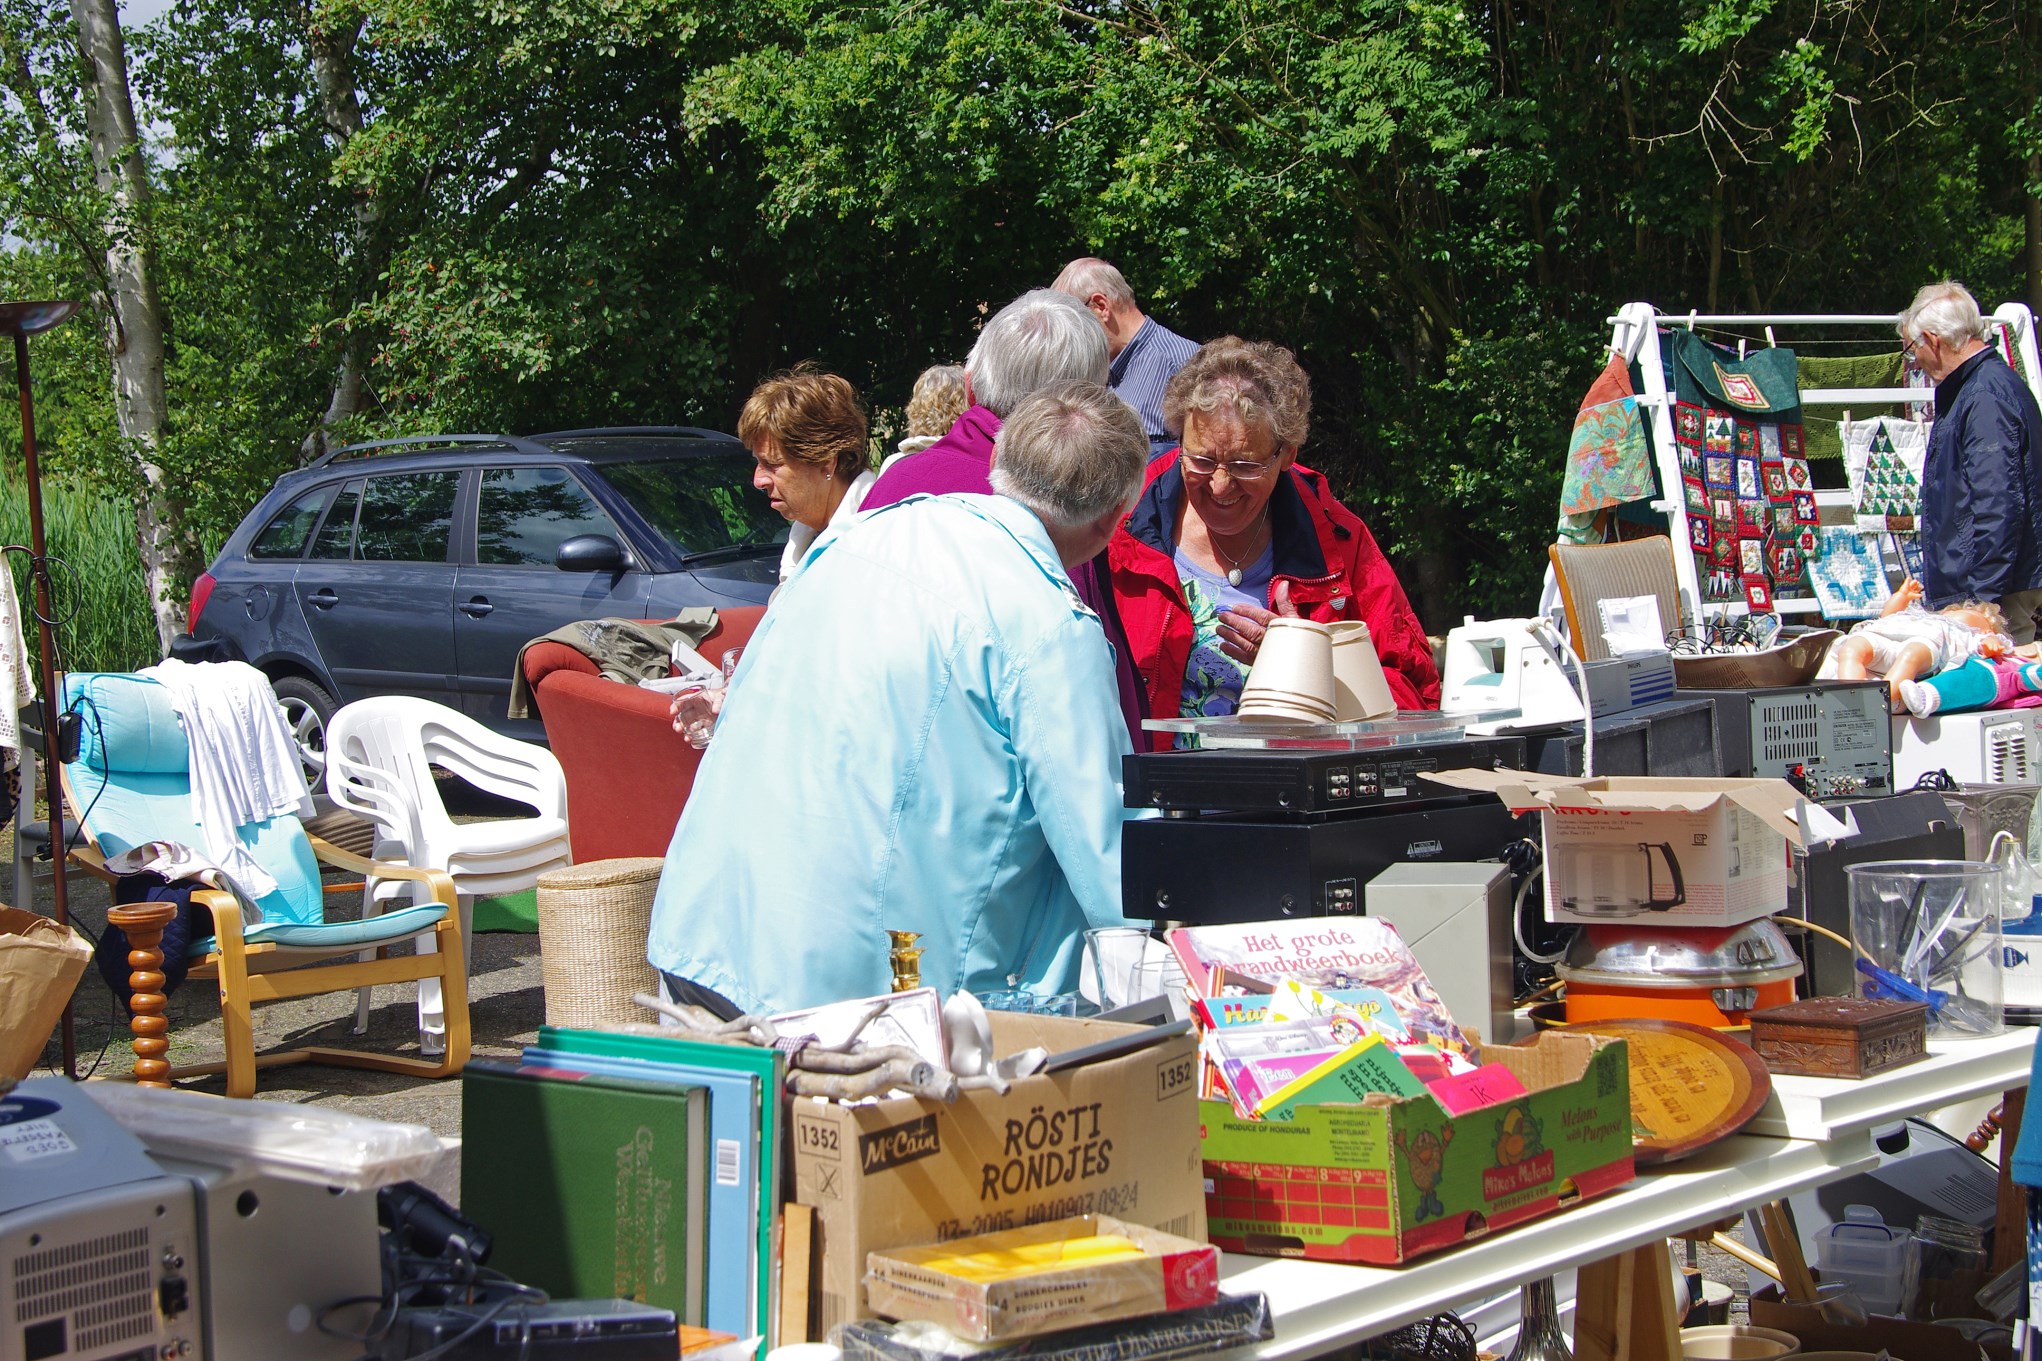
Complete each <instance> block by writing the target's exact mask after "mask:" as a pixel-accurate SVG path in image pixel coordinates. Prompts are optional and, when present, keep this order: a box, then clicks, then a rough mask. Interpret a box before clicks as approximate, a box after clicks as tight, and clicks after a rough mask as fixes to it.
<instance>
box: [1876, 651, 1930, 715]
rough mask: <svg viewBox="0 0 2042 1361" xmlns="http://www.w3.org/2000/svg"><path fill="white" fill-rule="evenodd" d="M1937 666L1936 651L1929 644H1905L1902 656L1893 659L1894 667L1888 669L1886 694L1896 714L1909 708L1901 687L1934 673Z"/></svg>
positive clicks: (1901, 652)
mask: <svg viewBox="0 0 2042 1361" xmlns="http://www.w3.org/2000/svg"><path fill="white" fill-rule="evenodd" d="M1935 665H1936V651H1935V649H1934V648H1932V647H1930V646H1929V645H1928V644H1927V643H1921V642H1914V643H1903V644H1901V647H1900V655H1899V656H1897V657H1895V658H1894V659H1893V665H1891V666H1889V667H1887V668H1886V693H1887V698H1888V700H1889V702H1890V703H1891V704H1892V706H1893V710H1894V712H1896V713H1899V712H1901V711H1902V710H1905V709H1906V708H1907V700H1906V699H1905V697H1903V696H1902V695H1901V693H1900V687H1901V686H1902V685H1904V684H1905V683H1907V682H1908V681H1911V680H1914V679H1916V678H1917V677H1919V676H1921V675H1923V674H1925V673H1927V672H1929V671H1932V670H1934V669H1935Z"/></svg>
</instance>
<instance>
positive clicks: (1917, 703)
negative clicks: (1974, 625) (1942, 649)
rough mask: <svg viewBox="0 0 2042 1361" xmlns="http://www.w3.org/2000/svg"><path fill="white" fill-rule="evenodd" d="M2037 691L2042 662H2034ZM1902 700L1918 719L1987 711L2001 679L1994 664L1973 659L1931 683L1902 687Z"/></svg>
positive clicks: (2040, 685) (2041, 682)
mask: <svg viewBox="0 0 2042 1361" xmlns="http://www.w3.org/2000/svg"><path fill="white" fill-rule="evenodd" d="M2033 670H2034V672H2035V685H2036V688H2038V689H2042V663H2034V664H2033ZM1900 697H1901V699H1902V700H1904V701H1905V702H1906V704H1907V711H1908V712H1909V713H1911V714H1913V715H1914V716H1915V717H1916V718H1927V717H1929V716H1930V715H1931V714H1955V713H1963V712H1964V711H1965V710H1967V709H1983V708H1985V707H1987V706H1988V705H1990V704H1991V703H1992V702H1993V701H1994V700H1996V699H1998V698H1999V678H1998V676H1997V675H1996V674H1995V673H1994V671H1993V666H1992V663H1991V662H1988V661H1986V660H1985V659H1984V658H1982V657H1973V658H1972V659H1971V660H1970V661H1968V662H1965V663H1964V664H1963V665H1962V666H1953V667H1951V668H1950V669H1949V670H1948V671H1939V672H1937V673H1936V674H1935V675H1933V676H1930V677H1929V678H1928V679H1927V680H1921V681H1906V682H1903V683H1902V684H1901V687H1900Z"/></svg>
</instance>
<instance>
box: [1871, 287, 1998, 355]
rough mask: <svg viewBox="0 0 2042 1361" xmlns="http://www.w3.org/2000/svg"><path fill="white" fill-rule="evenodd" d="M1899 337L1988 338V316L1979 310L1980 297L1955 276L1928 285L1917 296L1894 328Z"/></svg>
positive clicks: (1954, 340) (1955, 341)
mask: <svg viewBox="0 0 2042 1361" xmlns="http://www.w3.org/2000/svg"><path fill="white" fill-rule="evenodd" d="M1894 329H1895V330H1897V331H1899V332H1900V338H1901V339H1902V340H1907V341H1915V340H1920V339H1921V338H1922V337H1923V336H1924V335H1935V336H1939V337H1941V338H1942V339H1943V340H1945V341H1947V342H1948V343H1950V344H1952V345H1962V344H1965V343H1966V342H1967V341H1973V340H1983V339H1985V318H1984V317H1982V316H1980V315H1979V313H1978V300H1977V299H1976V298H1974V297H1972V296H1971V290H1970V289H1968V288H1966V287H1964V285H1963V284H1960V283H1958V282H1956V281H1955V280H1953V279H1944V280H1942V281H1941V282H1939V283H1932V284H1929V285H1927V286H1925V287H1924V288H1923V289H1922V290H1921V292H1919V293H1917V294H1915V295H1914V301H1913V302H1911V303H1909V304H1908V306H1907V310H1906V311H1905V312H1902V313H1901V314H1900V324H1899V325H1898V326H1896V327H1894Z"/></svg>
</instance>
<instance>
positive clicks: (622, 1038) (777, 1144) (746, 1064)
mask: <svg viewBox="0 0 2042 1361" xmlns="http://www.w3.org/2000/svg"><path fill="white" fill-rule="evenodd" d="M539 1044H540V1046H541V1047H543V1048H546V1049H559V1050H564V1051H566V1052H568V1053H574V1054H596V1055H607V1056H609V1057H611V1058H626V1059H646V1060H649V1061H650V1062H653V1063H666V1064H672V1065H674V1066H675V1067H677V1068H681V1069H686V1068H688V1067H691V1066H696V1067H702V1068H714V1069H719V1070H721V1071H724V1072H730V1073H747V1074H750V1075H751V1076H753V1077H755V1078H757V1079H758V1089H759V1149H758V1158H757V1164H756V1165H757V1167H758V1169H759V1190H758V1194H759V1217H758V1251H757V1254H756V1256H755V1257H754V1258H753V1260H754V1262H755V1264H756V1268H757V1275H758V1280H757V1286H758V1289H757V1301H758V1315H757V1316H758V1318H759V1320H760V1331H761V1332H762V1333H764V1334H766V1336H767V1337H768V1339H769V1340H777V1329H776V1327H775V1322H776V1315H775V1313H774V1310H773V1298H774V1282H773V1265H772V1264H773V1221H774V1219H775V1218H776V1217H777V1216H778V1214H779V1212H780V1191H781V1187H780V1176H781V1172H780V1150H781V1124H782V1120H783V1118H784V1109H785V1108H784V1103H783V1102H782V1100H781V1095H780V1094H781V1092H782V1091H783V1090H784V1089H785V1087H786V1082H787V1061H786V1059H785V1057H784V1056H782V1055H780V1054H778V1053H775V1052H774V1051H773V1050H770V1049H760V1048H757V1047H755V1046H753V1045H747V1044H709V1043H706V1042H704V1041H701V1040H684V1039H678V1038H675V1039H669V1038H667V1037H666V1036H664V1035H615V1034H611V1033H610V1032H608V1031H604V1030H569V1029H564V1028H561V1027H558V1026H550V1025H549V1026H541V1027H540V1028H539Z"/></svg>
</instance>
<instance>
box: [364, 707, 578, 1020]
mask: <svg viewBox="0 0 2042 1361" xmlns="http://www.w3.org/2000/svg"><path fill="white" fill-rule="evenodd" d="M435 766H438V767H440V768H442V769H444V770H447V771H449V772H450V773H452V774H454V775H457V776H459V777H460V778H462V779H463V780H466V781H467V782H468V783H469V784H472V785H474V786H475V787H476V788H478V789H482V790H486V791H487V792H489V793H491V794H496V795H498V796H500V797H503V798H506V799H511V800H514V801H516V802H519V803H523V804H527V805H529V806H530V807H531V808H532V810H533V816H531V817H522V818H498V819H494V820H491V821H487V822H466V823H457V822H455V821H454V820H453V819H452V818H451V817H449V816H448V815H447V809H446V805H445V804H444V803H442V802H441V800H440V795H439V788H438V786H437V784H436V783H435V782H434V779H433V767H435ZM326 789H327V792H328V793H329V794H330V795H332V797H333V801H334V802H335V803H338V804H340V805H341V806H342V807H344V808H347V809H349V810H351V811H353V812H354V813H356V814H358V815H359V816H361V817H364V818H366V819H368V820H369V821H371V822H373V823H375V824H376V855H375V858H376V859H378V860H391V861H398V862H401V863H403V864H407V865H410V866H413V867H415V868H431V869H441V870H445V871H446V872H447V873H448V874H449V875H450V876H451V877H452V878H453V881H454V889H455V892H456V893H458V894H459V895H460V903H461V929H462V931H463V932H464V933H465V932H467V931H468V929H469V928H470V926H471V925H472V924H473V918H474V906H475V898H476V895H478V894H482V895H488V894H497V893H516V892H519V891H521V890H524V889H528V888H531V887H533V886H534V885H536V884H537V883H538V881H539V876H540V875H541V874H543V873H545V872H546V871H547V870H550V869H556V868H558V867H560V866H562V865H567V864H571V863H573V854H572V852H571V851H570V850H569V849H568V842H567V781H566V778H565V777H564V776H563V775H562V774H561V772H560V762H559V761H558V760H556V759H554V756H553V753H552V752H550V751H548V750H546V748H544V747H541V746H536V745H534V744H533V743H530V742H520V741H517V740H516V739H515V738H509V737H504V736H502V735H501V734H499V733H495V732H492V731H490V730H489V729H488V728H486V727H484V726H483V725H482V724H480V723H478V722H476V721H475V720H474V719H472V718H469V717H468V716H467V715H465V714H462V713H458V712H456V711H455V710H453V709H449V708H448V707H447V706H446V705H444V704H435V703H433V702H432V701H431V700H429V699H418V698H415V697H412V696H407V695H386V696H381V697H378V698H374V699H365V700H358V701H356V702H355V703H353V704H349V705H347V706H345V707H344V708H342V709H341V710H340V711H339V712H338V713H336V714H334V716H333V717H332V719H330V720H329V721H328V723H327V725H326ZM411 891H412V890H411V887H410V885H408V884H407V883H406V882H405V881H403V880H396V879H374V878H372V879H370V880H369V881H368V885H367V887H366V889H365V890H364V892H363V894H362V912H363V914H364V915H365V916H373V915H375V914H376V913H379V912H381V911H382V910H383V904H384V903H385V902H387V901H389V900H392V899H395V898H397V897H399V896H400V895H406V894H409V893H410V892H411ZM463 938H464V939H466V936H465V935H464V937H463ZM419 948H420V949H427V948H429V940H428V938H424V937H421V938H420V941H419ZM469 957H470V958H471V959H472V958H473V952H472V951H471V952H470V956H469ZM369 1006H370V994H369V989H367V988H363V989H361V990H360V992H359V993H358V995H357V1000H356V1003H355V1033H356V1034H362V1033H364V1032H365V1031H366V1030H367V1029H368V1024H369ZM418 1009H419V1029H420V1032H421V1034H422V1035H423V1036H425V1037H426V1042H427V1043H428V1044H430V1043H431V1037H433V1036H435V1035H437V1034H438V1033H439V1032H440V1031H441V1030H442V1029H443V1028H444V1019H443V1017H442V1016H441V1015H440V1014H439V996H438V990H437V988H433V989H431V991H430V993H428V989H427V986H426V985H423V984H422V985H420V990H419V999H418Z"/></svg>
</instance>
